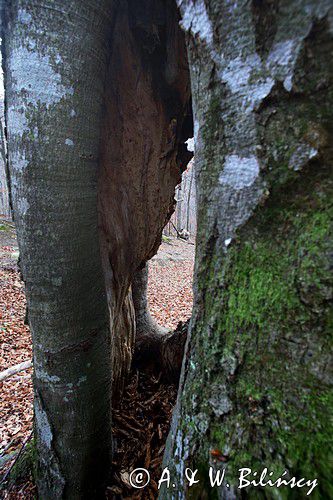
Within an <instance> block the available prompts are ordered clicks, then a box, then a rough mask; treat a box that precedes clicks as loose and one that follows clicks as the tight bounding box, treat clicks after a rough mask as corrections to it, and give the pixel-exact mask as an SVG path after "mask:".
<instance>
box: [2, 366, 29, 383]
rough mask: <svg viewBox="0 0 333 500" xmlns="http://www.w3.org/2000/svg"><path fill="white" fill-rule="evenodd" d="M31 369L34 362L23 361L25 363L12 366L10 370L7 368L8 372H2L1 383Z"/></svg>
mask: <svg viewBox="0 0 333 500" xmlns="http://www.w3.org/2000/svg"><path fill="white" fill-rule="evenodd" d="M31 367H32V361H23V363H19V364H17V365H14V366H11V367H10V368H7V370H4V371H3V372H0V382H3V381H4V380H6V379H7V378H9V377H12V376H13V375H16V373H19V372H22V371H23V370H27V369H28V368H31Z"/></svg>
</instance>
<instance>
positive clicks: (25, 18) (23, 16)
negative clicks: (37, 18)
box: [17, 9, 32, 24]
mask: <svg viewBox="0 0 333 500" xmlns="http://www.w3.org/2000/svg"><path fill="white" fill-rule="evenodd" d="M17 19H18V21H19V22H20V23H22V24H29V23H31V20H32V17H31V14H29V12H27V11H26V10H25V9H19V11H18V14H17Z"/></svg>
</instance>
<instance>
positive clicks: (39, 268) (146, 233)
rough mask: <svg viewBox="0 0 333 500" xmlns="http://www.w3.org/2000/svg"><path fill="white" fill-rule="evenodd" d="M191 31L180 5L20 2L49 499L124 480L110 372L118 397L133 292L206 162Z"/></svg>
mask: <svg viewBox="0 0 333 500" xmlns="http://www.w3.org/2000/svg"><path fill="white" fill-rule="evenodd" d="M0 6H2V7H3V6H4V2H2V1H1V2H0ZM178 21H179V13H178V10H177V6H176V3H175V2H174V1H173V0H162V1H160V2H155V0H140V1H137V0H128V1H122V2H113V1H110V2H107V1H104V0H98V1H97V2H93V3H92V4H91V5H90V4H89V5H86V2H83V1H81V0H77V1H76V0H71V1H68V2H60V1H59V2H57V1H56V2H53V1H51V0H46V1H44V2H41V3H40V4H39V3H38V2H34V3H33V5H32V4H31V2H28V1H27V0H10V1H8V2H6V23H5V25H4V29H3V34H4V35H5V50H4V55H5V61H4V69H5V72H6V103H7V110H6V115H7V116H6V120H7V128H8V150H9V167H10V176H11V191H12V197H13V205H14V214H15V223H16V226H17V233H18V240H19V247H20V254H21V262H22V272H23V276H24V280H25V282H26V292H27V302H28V307H29V323H30V328H31V332H32V337H33V348H34V369H35V373H34V390H35V428H36V439H37V456H38V489H39V494H40V497H41V498H61V497H65V498H85V497H90V498H91V497H94V496H95V495H96V496H97V495H98V493H99V492H98V491H97V489H98V488H100V489H101V488H102V487H103V483H104V482H105V479H106V476H107V473H108V470H109V465H110V460H109V455H110V449H111V445H110V442H111V437H110V421H109V416H110V399H111V387H110V386H111V366H112V381H113V388H112V389H113V393H114V394H116V396H118V395H119V393H120V392H121V389H122V387H123V385H124V381H125V377H126V375H127V373H128V371H129V367H130V364H131V359H132V353H133V349H134V333H135V316H134V307H133V300H132V292H131V282H132V279H133V277H134V275H135V272H136V271H137V269H138V268H140V266H142V265H143V264H144V263H145V262H146V261H147V260H148V259H149V258H150V257H151V256H152V255H154V253H155V252H156V251H157V248H158V246H159V243H160V241H161V235H162V229H163V227H164V226H165V223H166V221H167V220H168V217H170V215H171V213H172V211H173V206H174V188H175V186H176V184H178V183H179V181H180V175H181V172H182V170H183V169H184V168H186V164H187V162H188V161H189V159H190V158H191V156H192V154H191V153H189V152H188V151H187V149H186V146H185V144H184V143H185V141H186V140H187V139H188V138H189V137H191V136H192V133H193V123H192V111H191V106H190V84H189V72H188V65H187V55H186V49H185V39H184V34H183V32H182V31H181V29H180V27H179V25H178ZM110 344H111V345H112V349H111V347H110ZM110 358H111V362H110Z"/></svg>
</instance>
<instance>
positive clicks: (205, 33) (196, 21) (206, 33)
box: [180, 0, 213, 45]
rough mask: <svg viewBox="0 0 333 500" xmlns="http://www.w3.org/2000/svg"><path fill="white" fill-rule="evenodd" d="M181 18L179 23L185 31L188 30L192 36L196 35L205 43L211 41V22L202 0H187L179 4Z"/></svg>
mask: <svg viewBox="0 0 333 500" xmlns="http://www.w3.org/2000/svg"><path fill="white" fill-rule="evenodd" d="M180 8H181V13H182V20H181V22H180V25H181V26H182V28H183V29H184V30H185V31H190V32H191V33H192V34H193V36H198V37H199V39H200V40H202V41H204V42H205V43H206V44H207V45H210V44H211V43H212V42H213V29H212V23H211V21H210V19H209V17H208V14H207V10H206V6H205V2H204V1H203V0H196V1H193V0H191V1H189V2H187V3H186V5H181V6H180Z"/></svg>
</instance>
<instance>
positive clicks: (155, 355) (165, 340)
mask: <svg viewBox="0 0 333 500" xmlns="http://www.w3.org/2000/svg"><path fill="white" fill-rule="evenodd" d="M147 290H148V263H146V265H145V266H144V268H143V269H141V270H138V271H137V272H136V274H135V276H134V279H133V281H132V296H133V305H134V311H135V326H136V334H135V351H134V359H133V361H134V363H135V365H139V366H141V367H143V368H144V369H147V368H151V369H153V370H158V371H159V372H160V373H161V374H162V376H163V378H164V379H165V380H169V381H172V382H176V383H178V381H179V375H180V370H181V365H182V359H183V354H184V346H185V340H186V334H187V326H186V327H185V328H184V327H183V325H182V324H181V325H180V327H179V328H177V329H176V331H175V332H170V330H168V329H167V328H163V327H161V326H159V325H158V324H157V323H156V321H155V320H154V319H153V318H152V317H151V314H150V312H149V306H148V297H147Z"/></svg>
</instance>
